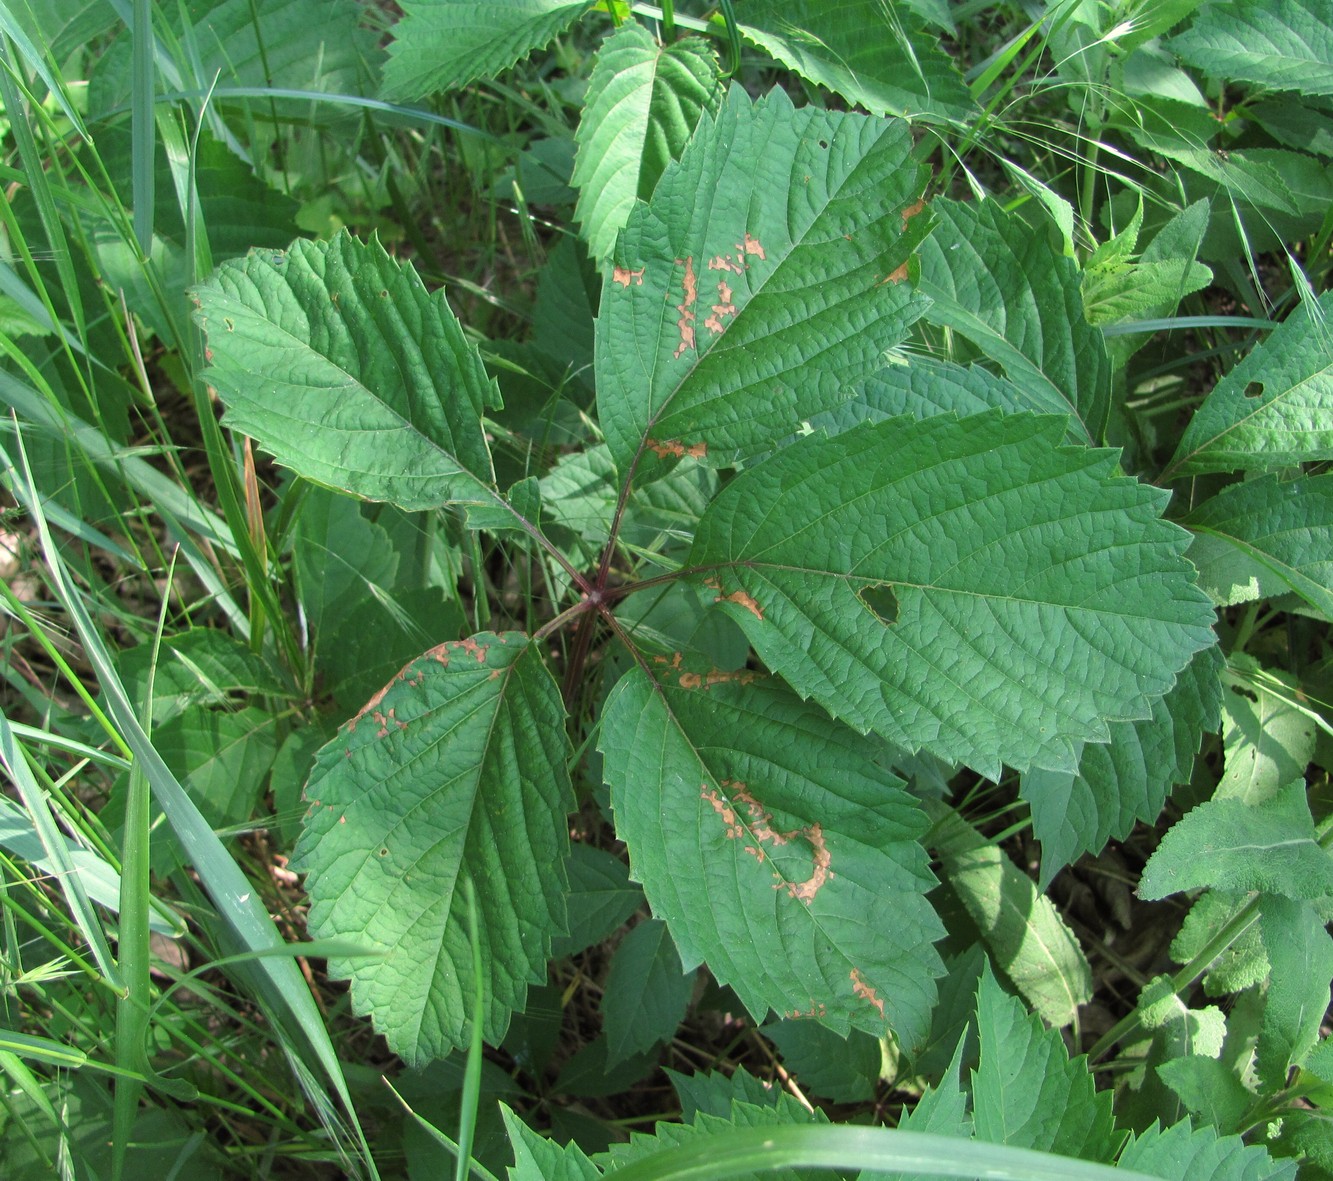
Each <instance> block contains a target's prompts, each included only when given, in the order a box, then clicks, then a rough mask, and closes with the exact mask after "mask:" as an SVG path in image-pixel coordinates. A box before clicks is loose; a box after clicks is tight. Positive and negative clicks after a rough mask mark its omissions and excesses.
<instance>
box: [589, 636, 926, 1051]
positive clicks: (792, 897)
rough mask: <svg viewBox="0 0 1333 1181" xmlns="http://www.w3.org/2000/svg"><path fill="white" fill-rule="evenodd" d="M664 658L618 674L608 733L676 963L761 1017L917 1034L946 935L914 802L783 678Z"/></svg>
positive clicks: (638, 863)
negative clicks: (698, 970) (696, 670)
mask: <svg viewBox="0 0 1333 1181" xmlns="http://www.w3.org/2000/svg"><path fill="white" fill-rule="evenodd" d="M654 669H655V677H650V676H649V675H648V673H646V672H645V671H644V670H643V669H642V668H637V667H636V668H634V669H632V670H630V672H629V673H627V674H626V675H625V677H624V678H622V680H621V681H620V683H619V684H618V685H617V686H616V688H615V690H614V691H613V693H612V695H611V698H610V700H609V701H608V703H607V706H606V711H605V715H604V719H603V723H602V738H601V743H602V751H603V753H604V755H605V756H606V761H605V774H606V778H607V781H608V782H609V783H610V784H611V801H612V806H613V807H614V809H615V816H616V831H617V832H618V834H619V835H620V837H621V838H622V839H623V840H624V841H625V843H626V844H627V845H628V846H629V853H630V867H631V870H632V872H633V874H634V876H635V877H636V878H638V880H640V881H641V882H643V886H644V892H645V893H646V894H647V895H648V902H649V904H650V905H651V906H652V909H653V913H654V914H655V915H656V916H657V917H658V918H661V919H665V920H666V922H667V923H668V924H669V925H670V927H671V932H672V935H673V936H674V938H675V941H676V946H677V948H679V950H680V955H681V959H682V961H683V962H684V963H685V964H686V966H688V967H693V966H694V965H696V964H698V963H699V962H700V961H701V960H706V961H707V962H708V966H709V968H710V969H711V970H712V972H713V975H714V976H715V977H717V979H718V980H719V981H721V982H723V983H725V984H729V985H730V986H731V987H732V988H733V989H735V990H736V992H737V994H738V995H739V996H740V998H741V1000H742V1001H743V1002H744V1004H745V1006H746V1007H747V1008H748V1009H749V1010H750V1012H751V1013H753V1014H754V1015H755V1016H756V1017H760V1018H762V1017H763V1016H764V1015H765V1014H766V1013H767V1012H768V1010H769V1009H775V1010H777V1012H779V1013H780V1014H783V1015H785V1016H798V1015H809V1016H815V1017H818V1018H820V1019H821V1020H823V1021H824V1022H825V1023H826V1024H828V1025H829V1026H830V1027H831V1028H833V1029H836V1030H837V1031H838V1032H840V1033H845V1032H846V1031H847V1030H848V1029H849V1028H852V1027H855V1028H857V1029H864V1030H866V1031H867V1032H869V1033H874V1034H883V1033H884V1032H886V1031H887V1030H888V1029H889V1028H890V1027H892V1028H893V1029H894V1030H896V1031H897V1033H898V1035H899V1037H900V1038H901V1039H902V1040H903V1042H904V1043H905V1044H906V1045H908V1046H912V1045H915V1044H916V1042H918V1041H919V1040H920V1039H921V1038H922V1037H923V1036H924V1035H925V1033H926V1031H927V1029H928V1027H929V1020H930V1010H931V1007H932V1005H933V1003H934V999H935V986H934V977H935V976H937V975H939V974H940V970H941V968H940V963H939V958H938V957H937V956H936V954H935V949H934V947H933V946H932V945H933V942H934V940H936V939H938V938H939V937H940V936H941V935H942V933H943V928H942V927H941V926H940V923H939V920H938V918H936V916H935V912H934V911H933V910H932V909H931V907H930V904H929V903H928V902H927V901H926V898H925V891H927V890H929V889H930V886H931V884H932V883H933V881H934V879H933V878H932V877H931V875H930V872H929V870H928V869H927V866H926V855H925V850H924V849H923V848H922V847H921V845H920V844H919V843H918V839H917V838H918V837H920V836H921V835H922V833H923V832H924V831H925V821H924V819H923V818H922V816H921V813H920V810H919V809H918V808H917V806H916V804H915V802H914V801H913V800H912V798H911V797H910V796H908V795H907V793H906V792H905V791H903V790H902V788H901V787H900V786H899V784H898V781H897V780H896V779H895V778H894V776H893V775H892V774H890V773H889V772H888V771H886V770H882V769H880V768H879V767H877V765H876V761H875V760H876V754H877V752H876V750H875V748H874V744H872V743H867V742H865V741H863V740H861V739H859V738H858V737H857V736H856V735H854V734H852V733H850V732H848V731H844V730H842V729H840V728H838V727H834V726H831V725H830V724H829V720H828V718H827V716H825V715H824V714H822V713H821V712H820V711H818V710H816V709H814V708H812V707H810V706H806V705H802V704H801V703H800V702H799V701H798V700H797V699H796V698H795V697H794V696H793V695H791V694H790V693H788V692H786V691H785V690H783V689H782V688H780V687H779V686H777V685H776V684H773V683H770V682H756V683H746V682H747V680H748V679H751V678H750V676H749V675H748V674H740V675H739V676H737V675H729V674H712V675H710V674H693V673H689V672H682V671H679V670H677V669H676V667H675V666H674V665H672V664H669V663H665V662H664V663H663V664H660V665H655V666H654Z"/></svg>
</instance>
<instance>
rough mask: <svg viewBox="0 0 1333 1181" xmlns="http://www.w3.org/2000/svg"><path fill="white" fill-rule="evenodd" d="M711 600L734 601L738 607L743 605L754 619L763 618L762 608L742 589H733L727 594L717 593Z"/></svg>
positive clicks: (716, 601) (719, 601)
mask: <svg viewBox="0 0 1333 1181" xmlns="http://www.w3.org/2000/svg"><path fill="white" fill-rule="evenodd" d="M713 602H715V603H735V604H736V606H738V607H744V608H745V609H746V610H747V611H749V612H750V614H752V615H753V616H754V617H755V618H756V619H763V618H764V612H763V608H761V607H760V606H759V604H758V603H756V602H755V601H754V599H753V598H751V597H750V596H749V595H747V594H746V593H745V592H744V591H743V590H734V591H732V592H731V594H729V595H718V596H717V598H715V599H714V600H713Z"/></svg>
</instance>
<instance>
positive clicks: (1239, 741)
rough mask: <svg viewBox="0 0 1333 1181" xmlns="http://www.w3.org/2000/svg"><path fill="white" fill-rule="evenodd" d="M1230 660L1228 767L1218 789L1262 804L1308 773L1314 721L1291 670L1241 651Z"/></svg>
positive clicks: (1221, 794)
mask: <svg viewBox="0 0 1333 1181" xmlns="http://www.w3.org/2000/svg"><path fill="white" fill-rule="evenodd" d="M1231 664H1232V667H1231V668H1229V669H1228V670H1227V672H1226V673H1225V675H1224V677H1223V683H1224V684H1225V686H1226V692H1225V693H1223V695H1222V713H1223V727H1222V753H1223V759H1224V770H1223V772H1222V779H1221V782H1219V783H1218V785H1217V790H1216V792H1215V793H1214V794H1215V796H1216V797H1217V798H1218V799H1237V800H1241V801H1243V802H1244V803H1247V804H1260V803H1262V802H1263V801H1264V800H1266V799H1268V798H1269V797H1270V796H1272V795H1274V794H1275V793H1276V792H1277V791H1278V790H1279V789H1280V788H1282V787H1284V786H1285V785H1286V784H1288V783H1290V782H1291V781H1292V780H1293V779H1297V778H1299V777H1301V776H1303V775H1304V774H1305V769H1306V767H1307V766H1308V764H1309V762H1310V760H1311V759H1312V758H1313V757H1314V753H1315V741H1316V738H1317V733H1316V728H1315V722H1314V720H1313V719H1312V718H1311V717H1310V715H1309V713H1308V712H1307V708H1305V707H1303V706H1302V705H1301V702H1302V698H1303V696H1304V693H1303V691H1302V689H1301V687H1300V685H1299V684H1297V683H1296V681H1295V680H1294V679H1293V678H1292V677H1291V676H1289V675H1288V674H1286V673H1278V672H1271V671H1269V670H1267V669H1264V668H1261V667H1260V665H1259V663H1258V661H1256V660H1254V659H1253V658H1252V657H1250V656H1248V655H1247V654H1246V653H1243V652H1238V653H1236V654H1235V655H1233V656H1232V658H1231Z"/></svg>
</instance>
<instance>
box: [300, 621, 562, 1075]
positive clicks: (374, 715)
mask: <svg viewBox="0 0 1333 1181" xmlns="http://www.w3.org/2000/svg"><path fill="white" fill-rule="evenodd" d="M567 759H568V744H567V740H566V738H565V733H564V710H563V708H562V706H561V702H560V693H559V690H558V689H557V687H556V685H555V682H554V681H553V680H552V679H551V674H550V673H549V672H548V671H547V669H546V666H545V665H544V664H543V662H542V659H541V650H540V646H535V645H531V644H529V642H528V639H527V637H526V636H523V635H519V634H516V633H508V634H501V635H493V634H485V633H484V634H482V635H479V636H476V637H473V638H471V639H467V640H461V641H457V642H453V643H447V644H441V645H440V646H439V647H438V648H433V649H431V651H430V652H427V653H425V654H424V655H423V656H421V657H419V658H418V659H417V660H415V661H413V662H412V663H410V664H408V665H407V667H405V668H404V669H403V670H402V672H401V673H399V675H398V677H396V678H395V679H394V680H393V681H392V682H390V683H389V684H388V685H387V686H386V687H385V689H384V692H383V694H382V695H377V697H376V698H374V699H372V700H371V701H370V702H369V703H368V704H367V705H366V707H365V709H364V710H363V711H362V713H361V714H360V715H358V716H357V717H356V718H355V719H353V720H352V721H351V722H350V723H348V725H347V727H346V729H345V731H344V732H343V733H341V734H339V736H338V737H337V738H335V739H334V740H333V741H332V742H330V743H329V744H328V746H326V747H325V748H324V749H323V750H322V751H321V752H320V754H319V758H318V760H317V762H316V764H315V770H314V772H313V773H312V775H311V777H310V782H309V784H307V786H306V797H307V799H308V800H309V802H310V813H309V817H308V819H307V821H306V829H305V832H304V833H303V834H302V836H301V840H300V842H299V843H298V844H297V847H296V853H295V858H294V864H297V863H299V868H300V869H301V870H302V871H306V872H308V873H309V875H310V877H309V879H308V881H307V890H308V892H309V895H310V930H311V934H312V935H314V936H315V938H318V939H324V938H339V939H355V940H357V941H359V942H360V943H362V944H363V945H364V946H365V948H366V950H367V951H368V952H370V953H371V954H370V955H369V956H368V957H360V956H358V957H355V958H335V959H331V960H330V961H329V971H330V973H331V974H332V975H334V976H336V977H337V978H339V979H350V980H351V982H352V1002H353V1006H354V1008H355V1009H356V1011H357V1012H358V1013H363V1014H365V1013H368V1014H370V1016H371V1017H372V1018H373V1019H374V1022H375V1025H376V1027H377V1028H378V1029H379V1030H380V1031H382V1032H383V1033H384V1034H385V1036H386V1037H387V1038H388V1040H389V1044H390V1045H391V1046H392V1047H393V1049H394V1051H395V1052H396V1053H398V1054H399V1055H400V1056H401V1057H403V1058H404V1059H406V1060H407V1061H409V1062H414V1063H420V1062H424V1061H427V1060H429V1059H431V1058H437V1057H443V1056H444V1055H445V1054H446V1053H448V1052H449V1051H450V1050H451V1049H454V1048H456V1047H460V1046H463V1045H466V1044H467V1031H468V1028H469V1024H470V1022H469V1014H470V1013H471V1011H472V1005H473V1003H472V994H471V986H470V984H469V983H468V981H469V980H470V978H471V964H472V952H471V948H470V945H469V941H468V934H467V919H466V907H465V904H464V900H463V892H462V890H461V889H460V888H459V883H460V880H461V879H462V878H463V877H464V876H465V875H466V876H467V877H469V878H471V879H472V881H473V883H474V884H475V886H476V891H477V903H478V911H479V915H478V918H479V925H480V930H481V939H482V942H483V947H484V950H485V952H486V955H485V961H486V967H487V982H486V984H487V987H486V997H485V1002H484V1014H483V1023H484V1027H485V1036H486V1039H487V1040H488V1041H490V1042H491V1043H492V1044H494V1043H498V1042H499V1041H500V1040H501V1039H502V1038H503V1036H504V1031H505V1028H506V1027H507V1025H508V1024H509V1014H510V1011H511V1010H513V1009H515V1008H520V1007H521V1006H522V1004H523V1000H524V997H525V995H526V992H527V985H528V984H529V983H533V982H536V981H538V980H542V979H544V978H545V971H546V959H547V955H548V953H549V951H550V941H551V936H552V934H554V933H555V932H557V931H559V930H561V929H562V928H563V925H564V917H565V907H564V891H565V885H566V882H565V872H564V859H565V856H566V855H567V853H568V849H569V837H568V829H567V827H566V823H565V815H566V813H567V812H569V811H570V810H571V809H572V808H573V805H574V798H573V791H572V789H571V787H570V784H569V777H568V772H567V771H566V763H567Z"/></svg>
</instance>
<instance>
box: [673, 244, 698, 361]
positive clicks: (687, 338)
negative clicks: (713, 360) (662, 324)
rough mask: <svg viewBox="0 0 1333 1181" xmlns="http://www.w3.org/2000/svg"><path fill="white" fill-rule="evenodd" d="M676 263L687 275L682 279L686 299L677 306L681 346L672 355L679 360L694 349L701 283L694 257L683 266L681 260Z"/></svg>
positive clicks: (677, 322) (685, 261)
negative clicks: (696, 274)
mask: <svg viewBox="0 0 1333 1181" xmlns="http://www.w3.org/2000/svg"><path fill="white" fill-rule="evenodd" d="M676 263H677V265H684V267H685V274H684V276H683V278H682V279H681V284H682V286H683V287H684V289H685V298H684V299H683V300H681V302H680V303H678V304H677V305H676V311H678V312H679V313H680V319H679V320H677V321H676V327H677V328H679V329H680V344H678V345H677V346H676V351H675V352H674V353H673V354H672V356H673V357H676V358H677V359H679V357H680V355H681V353H683V352H684V351H685V350H686V349H692V348H694V305H695V303H696V302H697V301H698V299H699V281H698V280H697V279H696V278H695V277H694V256H693V255H691V256H690V257H689V258H687V259H685V260H684V263H683V264H682V263H681V260H680V259H679V258H678V259H676Z"/></svg>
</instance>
